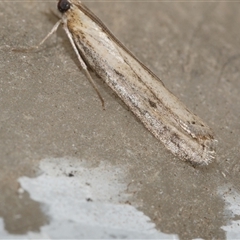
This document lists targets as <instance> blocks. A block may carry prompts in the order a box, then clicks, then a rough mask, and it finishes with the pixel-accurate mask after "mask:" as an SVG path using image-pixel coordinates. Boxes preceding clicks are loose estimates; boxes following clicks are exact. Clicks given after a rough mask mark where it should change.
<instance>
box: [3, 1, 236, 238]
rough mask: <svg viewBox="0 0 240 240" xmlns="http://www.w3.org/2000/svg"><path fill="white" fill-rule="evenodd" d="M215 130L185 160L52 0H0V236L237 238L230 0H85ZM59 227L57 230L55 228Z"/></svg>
mask: <svg viewBox="0 0 240 240" xmlns="http://www.w3.org/2000/svg"><path fill="white" fill-rule="evenodd" d="M87 5H88V6H89V7H90V8H91V10H92V11H93V12H95V13H96V15H97V16H99V17H100V18H101V19H102V20H103V21H104V22H105V23H106V25H107V26H108V27H109V28H110V29H111V30H112V31H113V33H114V34H115V35H116V36H117V37H118V38H119V39H120V40H121V41H122V42H123V43H124V44H125V45H126V46H127V47H128V48H129V49H130V50H131V51H132V52H133V53H134V54H135V55H136V56H137V57H138V58H139V59H140V60H142V61H143V62H144V63H145V64H146V65H147V66H148V67H149V68H150V69H152V70H153V72H154V73H156V74H157V75H158V76H159V77H160V78H161V79H162V80H163V82H164V83H165V85H166V86H167V87H168V88H169V89H170V90H171V91H172V92H174V93H175V94H176V95H177V96H178V97H179V98H180V99H181V100H182V101H183V102H184V103H185V104H186V105H187V106H188V107H189V108H190V109H192V110H193V111H194V112H195V113H197V114H198V115H199V116H200V117H201V118H203V119H204V121H205V122H207V123H208V124H209V125H210V126H211V127H212V128H213V130H214V132H215V133H216V138H217V139H218V141H219V144H218V149H217V155H218V156H217V159H216V161H215V162H214V163H212V164H211V165H209V166H208V167H204V168H193V167H191V166H190V165H188V164H186V163H184V162H182V161H180V160H178V159H177V158H175V157H173V155H172V154H171V153H169V152H168V151H167V150H166V149H165V148H164V147H163V146H162V144H161V143H160V142H158V141H157V140H156V139H155V138H154V137H153V136H152V135H151V134H150V133H149V132H148V131H147V130H146V129H145V128H144V127H143V125H142V124H141V123H140V122H139V121H138V120H137V119H136V118H135V117H134V116H133V115H132V113H131V112H129V111H128V109H127V108H126V107H125V106H124V105H123V104H122V103H121V101H119V100H118V98H117V97H116V96H115V95H114V94H113V93H112V92H111V91H110V90H109V88H108V87H107V86H106V84H104V83H103V82H102V81H101V80H99V79H98V78H97V77H94V79H95V81H96V84H97V85H98V88H99V91H100V92H101V94H102V96H103V97H104V99H105V103H106V111H103V110H102V108H101V104H100V102H99V99H98V97H97V96H96V94H95V92H94V90H93V89H92V87H91V85H90V84H89V83H88V81H87V80H86V78H85V77H84V76H83V74H82V72H81V70H80V69H79V68H78V62H77V59H76V56H75V55H74V52H73V51H72V49H71V46H70V44H69V42H68V40H67V38H66V36H65V35H64V33H63V32H62V31H58V33H57V34H56V35H55V36H53V37H52V38H51V39H50V40H49V41H48V42H47V43H46V44H45V45H44V46H43V47H42V48H41V49H40V50H39V51H38V52H37V53H28V54H26V53H14V52H11V51H10V49H11V48H12V47H19V46H31V45H35V44H36V43H38V42H39V41H40V40H41V39H42V38H43V37H44V36H45V35H46V33H47V32H48V31H49V30H50V29H51V28H52V26H53V24H54V23H55V22H56V18H55V17H54V16H53V15H52V14H51V13H50V12H49V10H50V9H52V10H55V9H56V2H55V1H53V2H36V1H27V2H15V1H14V2H11V1H5V2H4V1H1V2H0V21H1V28H0V37H1V38H0V72H1V77H0V164H1V168H0V217H1V218H0V219H1V221H0V237H1V238H29V239H30V238H49V239H51V238H61V237H62V238H63V237H64V238H115V237H116V238H159V239H161V238H162V239H163V238H170V239H177V238H179V239H194V238H203V239H212V238H215V239H233V238H240V227H239V224H240V220H239V215H240V195H239V193H240V189H239V183H240V178H239V173H240V164H239V161H240V157H239V149H240V141H239V136H240V121H239V119H240V108H239V106H240V94H239V93H240V90H239V89H240V81H239V79H240V71H239V70H240V48H239V46H240V31H239V25H240V3H234V2H181V3H177V2H158V3H156V2H115V3H113V2H88V3H87ZM64 234H65V235H64Z"/></svg>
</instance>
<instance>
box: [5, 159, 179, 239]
mask: <svg viewBox="0 0 240 240" xmlns="http://www.w3.org/2000/svg"><path fill="white" fill-rule="evenodd" d="M40 169H41V171H42V174H41V175H39V176H38V177H36V178H28V177H21V178H20V179H19V182H20V184H21V187H22V189H23V190H25V191H27V192H28V193H29V195H30V197H31V198H32V199H33V200H35V201H38V202H40V203H42V209H43V212H44V213H45V214H47V215H48V216H49V218H50V223H49V225H45V226H42V227H41V231H40V232H39V233H31V232H30V233H28V234H27V235H25V236H16V235H9V234H8V233H7V232H5V231H4V230H3V229H4V226H3V223H2V222H1V221H0V234H1V237H4V238H11V239H23V238H27V239H29V238H45V239H52V238H59V239H60V238H61V239H63V238H68V239H70V238H71V239H73V238H77V239H83V238H85V239H86V238H88V239H89V238H91V239H97V238H98V239H99V238H103V239H104V238H105V239H106V238H107V239H113V238H118V239H122V238H127V239H129V238H131V239H137V238H138V239H139V238H142V239H143V238H144V239H178V237H177V236H176V235H168V234H163V233H161V232H159V231H157V230H156V229H155V225H154V223H152V222H151V221H150V219H149V218H148V217H147V216H145V215H144V214H143V213H142V212H140V211H138V210H137V209H136V208H134V207H133V206H131V205H129V204H126V203H125V202H126V201H127V200H128V199H130V195H129V194H128V193H127V184H128V183H126V182H125V181H124V179H125V176H124V172H123V171H122V170H121V169H119V168H117V167H113V166H107V165H106V164H104V163H101V164H100V165H99V166H97V167H93V166H89V164H88V163H87V162H81V161H80V160H79V159H67V158H58V159H56V158H55V159H45V160H42V161H41V163H40ZM23 190H21V191H19V194H20V195H21V192H22V191H23ZM36 217H37V216H36Z"/></svg>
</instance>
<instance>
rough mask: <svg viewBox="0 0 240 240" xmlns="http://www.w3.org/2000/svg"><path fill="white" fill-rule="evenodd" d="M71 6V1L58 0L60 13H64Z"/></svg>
mask: <svg viewBox="0 0 240 240" xmlns="http://www.w3.org/2000/svg"><path fill="white" fill-rule="evenodd" d="M70 7H71V3H70V2H69V1H68V0H59V1H58V10H59V12H61V13H65V12H66V11H67V10H68V9H69V8H70Z"/></svg>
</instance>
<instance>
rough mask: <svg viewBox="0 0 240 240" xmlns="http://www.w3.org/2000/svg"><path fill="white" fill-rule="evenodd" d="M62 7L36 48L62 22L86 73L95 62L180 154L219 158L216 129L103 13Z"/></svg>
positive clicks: (70, 1)
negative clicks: (117, 34) (110, 26)
mask: <svg viewBox="0 0 240 240" xmlns="http://www.w3.org/2000/svg"><path fill="white" fill-rule="evenodd" d="M58 10H59V11H60V13H61V15H62V16H61V19H60V20H59V21H58V22H57V23H56V24H55V25H54V27H53V28H52V30H51V31H50V32H49V34H48V35H47V36H46V37H45V38H44V39H43V40H42V41H41V42H40V44H39V45H37V46H35V48H38V47H39V46H40V45H41V44H42V43H43V42H45V40H46V39H47V38H48V37H49V36H51V35H52V34H53V33H54V32H55V31H56V30H57V29H58V27H59V25H62V26H63V29H64V30H65V32H66V34H67V37H68V39H69V40H70V42H71V45H72V47H73V49H74V51H75V53H76V54H77V57H78V60H79V62H80V65H81V67H82V69H83V70H84V73H85V75H86V77H87V78H88V79H89V80H90V81H91V82H92V83H93V80H92V77H91V75H90V73H89V71H88V67H89V66H90V68H91V69H93V70H94V71H95V73H96V74H97V75H98V76H100V77H101V78H102V79H103V81H105V82H106V84H107V85H108V86H109V87H110V88H111V89H112V90H113V91H114V92H115V93H116V94H117V95H118V97H119V98H120V99H121V100H122V101H123V102H124V103H125V104H126V105H127V106H128V108H129V109H130V110H131V111H132V112H133V113H134V114H135V115H136V116H137V117H138V118H139V119H140V121H141V122H142V123H143V124H144V125H145V127H146V128H147V129H148V130H149V131H150V132H151V133H152V134H153V135H154V136H155V137H156V138H157V139H159V140H160V141H161V142H162V143H163V144H164V145H165V147H166V148H167V149H169V150H170V151H171V152H172V153H173V154H174V155H175V156H177V157H178V158H180V159H182V160H184V161H187V162H190V163H191V164H193V165H207V164H209V163H210V162H211V161H212V160H213V159H214V158H215V156H216V153H215V149H216V142H217V141H216V140H215V139H214V136H213V132H212V130H211V129H210V128H209V127H208V126H207V125H206V124H205V123H204V122H203V121H202V120H201V119H200V118H199V117H198V116H196V115H195V114H193V113H192V112H191V111H190V110H188V109H187V107H186V106H185V105H184V104H183V103H181V102H180V101H179V99H178V98H177V97H175V96H174V95H173V94H172V93H171V92H170V91H169V90H167V89H166V88H165V86H164V84H163V83H162V81H161V80H160V79H159V78H158V77H157V76H156V75H155V74H154V73H152V72H151V71H150V70H149V69H148V68H147V67H146V66H145V65H144V64H143V63H141V62H140V61H139V60H138V59H137V58H136V57H135V56H134V55H133V54H132V53H131V52H130V51H129V50H128V49H127V48H126V47H125V46H124V45H123V44H122V43H121V42H120V41H119V40H118V39H117V38H116V37H115V36H114V35H113V34H112V33H111V32H110V31H109V29H108V28H107V27H106V26H105V25H104V24H103V23H102V21H101V20H100V19H99V18H98V17H96V16H95V15H94V14H93V13H92V12H91V11H90V10H89V9H88V8H87V7H86V6H85V5H83V4H82V2H81V1H79V0H59V1H58ZM98 95H99V97H100V99H101V101H102V104H104V102H103V99H102V98H101V95H100V94H99V93H98Z"/></svg>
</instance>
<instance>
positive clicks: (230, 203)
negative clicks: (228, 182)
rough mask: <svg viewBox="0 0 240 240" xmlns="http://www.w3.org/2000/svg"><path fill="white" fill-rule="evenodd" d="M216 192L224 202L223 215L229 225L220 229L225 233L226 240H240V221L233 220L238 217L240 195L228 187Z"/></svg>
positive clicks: (239, 214)
mask: <svg viewBox="0 0 240 240" xmlns="http://www.w3.org/2000/svg"><path fill="white" fill-rule="evenodd" d="M218 192H219V194H220V195H221V196H222V198H223V200H224V201H225V204H226V208H225V215H226V216H227V217H228V219H229V224H228V225H227V226H223V227H221V228H222V229H223V230H225V231H226V238H227V239H229V240H232V239H240V220H234V218H236V217H238V218H239V216H240V194H239V193H238V192H237V191H236V190H234V188H233V187H230V186H224V187H221V188H220V189H219V191H218Z"/></svg>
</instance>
